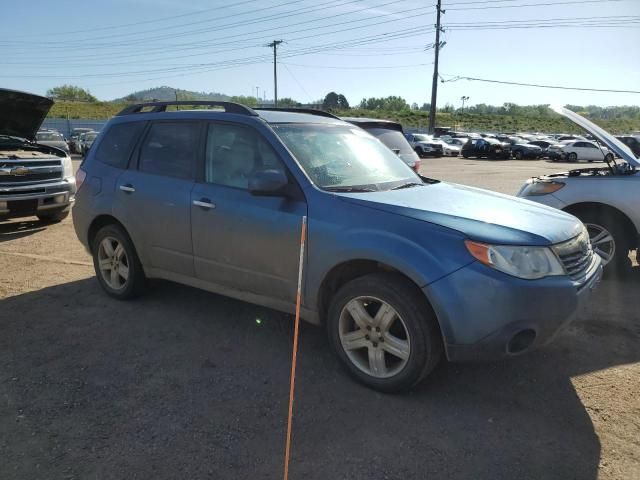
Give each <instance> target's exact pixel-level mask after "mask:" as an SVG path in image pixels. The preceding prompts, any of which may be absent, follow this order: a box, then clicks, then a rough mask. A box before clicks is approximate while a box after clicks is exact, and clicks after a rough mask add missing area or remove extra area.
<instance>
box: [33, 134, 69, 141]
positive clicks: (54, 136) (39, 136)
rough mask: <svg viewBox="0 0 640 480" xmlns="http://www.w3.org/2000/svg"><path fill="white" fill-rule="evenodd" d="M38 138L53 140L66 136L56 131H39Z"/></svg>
mask: <svg viewBox="0 0 640 480" xmlns="http://www.w3.org/2000/svg"><path fill="white" fill-rule="evenodd" d="M36 139H37V140H40V141H42V140H44V141H47V140H49V141H52V140H64V137H63V136H62V135H61V134H59V133H54V132H42V133H37V134H36Z"/></svg>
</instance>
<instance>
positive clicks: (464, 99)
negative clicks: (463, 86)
mask: <svg viewBox="0 0 640 480" xmlns="http://www.w3.org/2000/svg"><path fill="white" fill-rule="evenodd" d="M460 100H462V113H464V102H465V101H467V100H469V97H467V96H465V95H463V96H462V97H460Z"/></svg>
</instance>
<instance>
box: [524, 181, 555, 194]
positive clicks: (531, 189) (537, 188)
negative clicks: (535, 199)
mask: <svg viewBox="0 0 640 480" xmlns="http://www.w3.org/2000/svg"><path fill="white" fill-rule="evenodd" d="M564 186H565V184H564V183H563V182H556V181H542V182H540V181H538V182H532V183H529V184H527V185H526V186H525V188H524V189H523V190H522V192H521V194H520V195H519V196H521V197H527V196H535V195H548V194H550V193H553V192H557V191H558V190H560V189H561V188H562V187H564Z"/></svg>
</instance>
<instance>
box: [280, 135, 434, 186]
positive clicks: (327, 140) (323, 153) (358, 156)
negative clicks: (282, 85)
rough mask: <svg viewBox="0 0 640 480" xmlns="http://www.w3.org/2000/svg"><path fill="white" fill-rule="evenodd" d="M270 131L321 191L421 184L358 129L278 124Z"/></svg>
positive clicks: (414, 175)
mask: <svg viewBox="0 0 640 480" xmlns="http://www.w3.org/2000/svg"><path fill="white" fill-rule="evenodd" d="M273 129H274V130H275V132H276V133H277V134H278V136H279V137H280V138H281V139H282V141H283V142H284V143H285V145H286V146H287V147H288V148H289V150H291V152H292V153H293V154H294V155H295V157H296V158H297V160H298V162H299V163H300V166H301V167H302V168H303V169H304V171H305V172H306V173H307V175H308V176H309V178H311V180H312V181H313V183H315V184H316V185H318V186H319V187H320V188H324V189H327V188H329V189H344V190H348V189H353V190H355V189H360V190H371V191H375V190H388V189H390V188H393V187H395V186H397V185H398V184H402V183H406V182H419V183H422V181H421V180H420V178H419V177H418V176H417V175H416V174H415V173H414V172H413V170H411V169H410V168H409V167H408V166H407V165H406V164H405V163H404V162H403V161H402V160H401V159H400V158H399V157H398V156H397V155H396V154H394V153H393V152H392V151H391V150H389V149H388V148H387V147H385V146H384V145H383V144H382V143H381V142H379V141H378V140H376V139H375V138H374V137H372V136H371V135H369V134H368V133H366V132H365V131H364V130H362V129H360V128H358V127H355V126H353V127H352V126H345V125H318V124H281V125H273Z"/></svg>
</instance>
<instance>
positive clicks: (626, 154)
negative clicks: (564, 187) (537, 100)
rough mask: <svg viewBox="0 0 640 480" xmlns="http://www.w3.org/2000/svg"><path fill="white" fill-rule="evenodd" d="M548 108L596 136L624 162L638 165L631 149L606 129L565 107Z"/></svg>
mask: <svg viewBox="0 0 640 480" xmlns="http://www.w3.org/2000/svg"><path fill="white" fill-rule="evenodd" d="M549 108H551V110H553V111H554V112H556V113H558V114H560V115H562V116H563V117H565V118H568V119H569V120H571V121H572V122H573V123H575V124H576V125H578V126H579V127H582V128H584V129H585V130H586V131H587V132H589V133H590V134H591V135H593V136H594V137H596V139H598V141H600V142H601V143H604V144H605V145H606V146H607V147H609V149H610V150H611V151H612V152H614V153H616V154H617V155H619V156H620V157H621V158H622V159H623V160H624V161H625V162H627V163H629V164H630V165H633V166H634V167H640V160H638V159H637V158H636V156H635V155H634V154H633V152H632V151H631V149H630V148H629V147H627V146H626V145H625V144H624V143H622V142H621V141H620V140H618V139H617V138H616V137H614V136H613V135H611V134H610V133H609V132H607V131H606V130H603V129H602V128H600V127H599V126H597V125H595V124H594V123H592V122H590V121H589V120H587V119H586V118H584V117H581V116H580V115H578V114H577V113H575V112H572V111H571V110H569V109H567V108H564V107H560V106H551V107H549Z"/></svg>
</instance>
